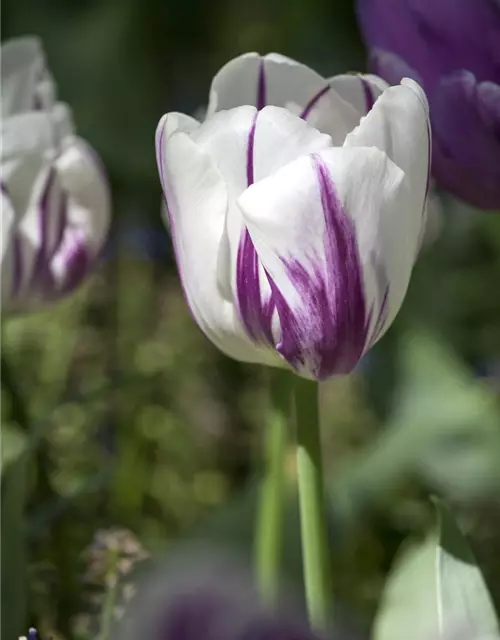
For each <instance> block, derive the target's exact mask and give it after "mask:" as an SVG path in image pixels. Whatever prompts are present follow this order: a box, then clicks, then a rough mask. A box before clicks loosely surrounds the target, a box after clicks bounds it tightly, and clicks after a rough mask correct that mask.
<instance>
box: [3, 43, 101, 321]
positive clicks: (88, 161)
mask: <svg viewBox="0 0 500 640" xmlns="http://www.w3.org/2000/svg"><path fill="white" fill-rule="evenodd" d="M2 85H3V87H2V89H3V91H2V111H3V122H2V142H3V149H2V194H1V198H2V300H3V305H4V309H6V310H7V311H30V310H34V309H37V308H38V307H40V306H43V305H45V304H47V303H50V302H53V301H55V300H58V299H59V298H61V297H63V296H65V295H67V294H69V293H71V292H72V291H73V290H74V289H75V287H76V286H77V285H79V284H80V282H82V280H83V279H84V278H85V277H86V276H87V275H88V273H89V271H90V269H91V268H92V266H93V264H94V262H95V259H96V257H97V255H98V254H99V252H100V250H101V248H102V246H103V243H104V241H105V239H106V235H107V231H108V226H109V222H110V196H109V191H108V186H107V182H106V178H105V176H104V173H103V169H102V167H101V165H100V162H99V160H98V158H97V157H96V156H95V154H94V152H93V151H92V149H91V148H90V147H89V146H88V145H87V144H86V143H85V142H84V141H83V140H81V139H80V138H78V137H77V136H76V135H75V134H74V132H73V124H72V121H71V114H70V111H69V109H68V107H67V106H66V105H65V104H62V103H60V102H57V101H56V98H55V87H54V83H53V81H52V78H51V76H50V74H49V72H48V71H47V69H46V66H45V60H44V55H43V51H42V48H41V44H40V42H39V41H38V40H37V39H36V38H28V37H26V38H21V39H17V40H12V41H9V42H8V43H7V44H5V45H3V46H2Z"/></svg>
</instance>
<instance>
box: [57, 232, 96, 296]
mask: <svg viewBox="0 0 500 640" xmlns="http://www.w3.org/2000/svg"><path fill="white" fill-rule="evenodd" d="M89 257H90V256H89V253H88V250H87V243H86V242H85V237H84V236H83V234H81V233H78V232H74V233H72V234H71V235H70V236H69V237H68V242H67V244H66V246H65V247H64V249H63V251H62V255H61V258H62V261H63V265H64V277H63V279H62V283H61V286H60V292H61V294H67V293H69V292H70V291H72V290H73V289H75V288H76V287H77V286H78V285H79V284H80V282H82V280H83V279H84V278H85V276H86V275H87V273H88V271H89V266H90V260H89Z"/></svg>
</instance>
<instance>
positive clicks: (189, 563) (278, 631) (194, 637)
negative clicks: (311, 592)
mask: <svg viewBox="0 0 500 640" xmlns="http://www.w3.org/2000/svg"><path fill="white" fill-rule="evenodd" d="M299 611H301V609H300V608H299V609H297V607H293V606H291V605H290V603H288V604H287V605H284V604H283V605H278V606H277V607H275V608H273V609H270V608H268V607H266V606H264V604H263V603H262V601H261V599H260V597H259V595H258V593H257V590H256V588H255V586H254V581H253V577H252V573H251V571H250V570H249V568H247V567H246V566H245V565H243V564H242V563H241V562H240V561H238V560H237V559H235V558H232V557H228V556H227V555H226V554H220V553H215V554H214V553H213V550H211V551H210V553H205V552H199V551H198V552H195V553H194V554H193V553H190V554H189V555H184V557H181V558H177V559H176V560H175V561H174V562H172V561H171V563H170V565H169V566H168V567H167V568H161V569H157V571H156V574H155V576H153V577H152V576H149V578H147V579H146V580H145V582H144V583H143V585H142V586H141V585H139V588H138V593H137V596H136V599H135V600H134V601H133V603H132V605H131V607H130V609H129V611H128V612H127V613H126V614H125V617H124V619H123V620H122V622H121V623H120V624H119V625H118V627H117V628H116V635H115V636H113V638H114V639H115V640H142V639H143V638H147V639H148V640H321V639H322V638H331V639H332V640H348V638H349V639H350V640H352V636H351V635H349V636H346V635H338V634H335V633H333V634H331V635H324V636H323V635H322V634H318V633H314V632H313V631H311V630H310V628H309V625H308V624H307V622H306V620H305V617H304V616H303V615H302V614H301V613H299Z"/></svg>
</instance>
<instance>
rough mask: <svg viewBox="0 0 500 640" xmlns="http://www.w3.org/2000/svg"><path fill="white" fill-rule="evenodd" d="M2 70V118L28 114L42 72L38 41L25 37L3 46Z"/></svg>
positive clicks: (37, 39)
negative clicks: (23, 113) (16, 114)
mask: <svg viewBox="0 0 500 640" xmlns="http://www.w3.org/2000/svg"><path fill="white" fill-rule="evenodd" d="M1 66H2V118H3V119H5V118H7V117H9V116H11V115H13V114H15V113H22V112H26V111H31V110H32V109H33V107H34V97H35V89H36V84H37V82H38V80H39V78H40V76H41V75H42V74H43V71H44V68H45V57H44V54H43V48H42V44H41V41H40V40H39V38H36V37H31V36H26V37H22V38H15V39H12V40H8V41H7V42H6V43H5V44H2V47H1Z"/></svg>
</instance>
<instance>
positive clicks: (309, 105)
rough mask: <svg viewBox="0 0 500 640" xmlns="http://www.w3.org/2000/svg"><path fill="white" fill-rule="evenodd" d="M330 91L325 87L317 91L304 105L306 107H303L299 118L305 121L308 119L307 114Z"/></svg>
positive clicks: (328, 87)
mask: <svg viewBox="0 0 500 640" xmlns="http://www.w3.org/2000/svg"><path fill="white" fill-rule="evenodd" d="M329 90H330V86H329V85H327V86H326V87H323V88H322V89H321V90H320V91H318V93H316V94H315V95H314V96H313V97H312V98H311V99H310V100H309V102H308V103H307V104H306V106H305V107H304V110H303V111H302V113H301V114H300V117H301V118H302V119H303V120H307V118H308V117H309V114H310V113H311V111H312V110H313V109H314V107H315V106H316V104H317V103H318V102H319V101H320V100H321V98H322V97H323V96H324V95H325V94H326V93H328V91H329Z"/></svg>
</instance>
